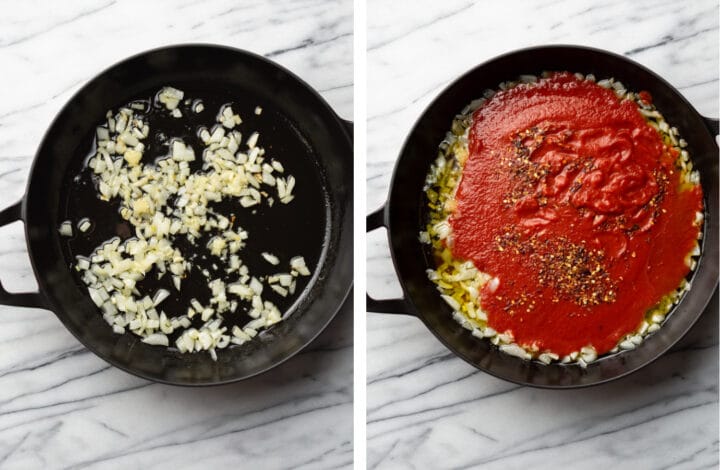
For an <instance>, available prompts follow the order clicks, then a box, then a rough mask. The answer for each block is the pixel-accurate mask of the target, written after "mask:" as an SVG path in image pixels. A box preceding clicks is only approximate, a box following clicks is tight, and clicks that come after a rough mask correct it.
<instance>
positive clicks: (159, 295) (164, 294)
mask: <svg viewBox="0 0 720 470" xmlns="http://www.w3.org/2000/svg"><path fill="white" fill-rule="evenodd" d="M168 297H170V291H168V290H166V289H158V291H157V292H155V295H154V296H153V299H152V304H153V306H154V307H157V306H158V305H160V304H161V303H162V301H163V300H165V299H167V298H168Z"/></svg>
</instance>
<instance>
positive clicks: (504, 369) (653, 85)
mask: <svg viewBox="0 0 720 470" xmlns="http://www.w3.org/2000/svg"><path fill="white" fill-rule="evenodd" d="M545 70H558V71H561V70H567V71H571V72H580V73H584V74H588V73H593V74H594V75H595V76H596V77H598V79H601V78H609V77H614V78H615V79H617V80H620V81H622V83H623V84H624V85H625V86H626V87H627V88H628V89H629V90H635V91H640V90H647V91H649V92H650V93H651V94H652V96H653V100H654V103H655V104H656V106H657V108H658V109H659V110H660V111H661V112H662V113H663V114H664V116H665V118H666V120H667V121H668V122H669V123H671V125H674V126H677V128H678V129H679V131H680V134H681V135H682V136H683V137H684V138H685V139H686V140H687V142H688V151H689V152H690V155H691V158H692V159H693V163H694V165H695V167H696V168H697V169H698V170H699V171H700V173H701V181H702V186H703V191H704V193H705V210H706V214H705V234H704V235H705V237H704V239H703V254H702V256H701V260H700V262H699V264H698V267H697V269H696V271H695V272H694V273H693V275H692V285H693V287H692V289H691V291H690V292H689V293H688V294H687V295H686V296H685V297H684V298H683V300H682V301H681V302H680V304H679V305H678V306H676V308H675V309H674V310H673V312H672V314H671V315H670V316H669V318H668V321H667V322H666V324H665V325H664V326H663V328H661V329H660V330H659V331H658V332H657V333H655V334H654V335H653V336H652V337H650V338H648V339H647V341H645V342H643V344H642V345H641V346H640V347H638V348H637V349H636V350H634V351H632V352H629V353H621V354H616V355H613V356H608V357H605V358H603V359H601V360H599V361H597V362H594V363H592V364H590V365H589V366H588V368H587V369H586V370H583V369H581V368H580V367H577V366H563V365H559V364H553V365H550V366H543V365H542V364H539V363H535V362H531V363H528V362H524V361H521V360H520V359H518V358H515V357H512V356H508V355H506V354H502V353H499V352H498V350H497V349H495V348H494V347H493V346H492V345H491V344H490V343H489V342H487V341H479V340H478V339H477V338H474V337H473V336H471V335H470V333H469V332H468V331H467V330H464V329H463V328H462V327H461V326H460V325H459V324H457V323H456V322H454V321H453V320H452V317H451V309H450V307H449V306H448V305H447V304H445V302H444V301H442V299H441V298H440V296H439V295H438V293H437V291H436V289H435V286H434V284H432V283H431V282H430V281H429V280H428V279H427V277H426V274H425V269H427V268H428V267H434V266H433V262H432V259H431V258H430V257H429V256H428V253H427V251H426V249H425V248H424V247H423V246H422V245H421V244H420V243H419V241H418V235H417V234H418V231H419V227H421V226H423V224H424V220H425V211H424V208H425V202H424V193H423V184H424V180H425V175H426V173H427V171H428V168H429V166H430V164H431V162H432V161H433V160H434V159H435V157H436V156H437V147H438V144H439V143H440V141H441V140H442V138H443V136H444V135H445V133H446V132H447V130H448V129H449V127H450V124H451V122H452V119H453V117H454V116H455V115H456V114H457V113H458V112H459V111H460V110H461V109H462V108H463V107H464V106H465V105H467V104H468V103H469V102H470V101H472V100H473V99H475V98H477V97H479V96H480V94H481V92H482V91H483V90H484V89H486V88H491V89H495V88H496V87H497V85H498V84H499V83H500V82H502V81H506V80H513V79H516V78H517V77H518V76H519V75H521V74H537V75H539V74H540V73H541V72H542V71H545ZM717 214H718V149H717V146H716V144H715V142H714V138H713V136H712V135H711V133H710V132H709V130H708V125H707V123H706V122H705V121H704V120H703V118H702V117H701V116H700V115H699V114H698V113H697V112H696V111H695V110H694V109H693V108H692V106H691V105H690V104H689V103H688V102H687V101H686V100H685V99H684V98H683V97H682V96H681V95H680V93H679V92H678V91H677V90H675V89H674V88H673V87H672V86H671V85H669V84H668V83H667V82H665V81H664V80H663V79H662V78H660V77H658V76H657V75H655V74H654V73H652V72H650V71H649V70H647V69H645V68H644V67H642V66H640V65H638V64H635V63H634V62H632V61H630V60H628V59H626V58H624V57H621V56H617V55H614V54H610V53H607V52H605V51H601V50H595V49H589V48H583V47H576V46H547V47H537V48H530V49H524V50H520V51H516V52H512V53H509V54H507V55H504V56H501V57H498V58H496V59H493V60H491V61H489V62H486V63H485V64H482V65H480V66H478V67H476V68H475V69H473V70H471V71H470V72H468V73H466V74H465V75H463V76H462V77H461V78H459V79H458V80H457V81H456V82H454V83H453V84H451V85H450V86H449V87H448V88H446V89H445V90H444V91H443V92H442V93H441V94H440V96H438V98H436V99H435V101H433V103H432V104H431V105H430V106H429V107H428V108H427V109H426V110H425V112H424V113H423V114H422V115H421V117H420V118H419V119H418V121H417V123H416V124H415V126H414V128H413V130H412V131H411V132H410V134H409V136H408V138H407V140H406V141H405V145H404V147H403V149H402V151H401V154H400V158H399V160H398V162H397V164H396V167H395V172H394V174H393V179H392V183H391V189H390V196H389V199H388V206H387V212H386V215H385V217H386V221H385V222H386V225H387V226H388V232H389V237H390V246H391V251H392V254H393V261H394V264H395V268H396V270H397V272H398V276H399V278H400V281H401V284H402V286H403V289H404V292H405V296H406V298H407V299H408V300H409V302H410V307H411V308H412V309H414V310H415V312H413V313H416V314H417V315H418V317H419V318H420V319H422V320H423V322H424V323H425V324H426V325H427V327H428V328H429V329H430V330H431V331H432V332H433V333H434V334H435V335H436V336H437V337H438V339H440V341H442V342H443V343H444V344H445V345H446V346H447V347H448V348H449V349H451V350H452V351H454V352H455V353H456V354H457V355H459V356H460V357H462V358H463V359H465V360H466V361H467V362H469V363H471V364H473V365H474V366H476V367H478V368H480V369H482V370H484V371H486V372H489V373H491V374H493V375H496V376H498V377H500V378H503V379H506V380H510V381H513V382H517V383H521V384H526V385H532V386H538V387H553V388H563V387H580V386H587V385H593V384H597V383H601V382H605V381H608V380H611V379H614V378H618V377H620V376H623V375H625V374H628V373H630V372H632V371H634V370H637V369H638V368H640V367H642V366H644V365H646V364H648V363H649V362H651V361H652V360H654V359H655V358H657V357H658V356H660V355H661V354H662V353H663V352H665V351H666V350H667V349H668V348H669V347H670V346H672V345H673V344H674V343H675V342H677V341H678V340H679V339H680V338H681V337H682V336H683V335H684V334H685V333H686V332H687V330H688V329H689V328H690V327H691V326H692V325H693V324H694V323H695V321H696V320H697V318H698V317H699V315H700V314H701V313H702V311H703V309H704V308H705V306H706V304H707V302H708V300H709V299H710V297H711V295H712V293H713V291H714V290H715V288H716V286H717V282H718V265H717V262H716V260H717V257H718V221H717ZM418 260H424V262H421V263H418Z"/></svg>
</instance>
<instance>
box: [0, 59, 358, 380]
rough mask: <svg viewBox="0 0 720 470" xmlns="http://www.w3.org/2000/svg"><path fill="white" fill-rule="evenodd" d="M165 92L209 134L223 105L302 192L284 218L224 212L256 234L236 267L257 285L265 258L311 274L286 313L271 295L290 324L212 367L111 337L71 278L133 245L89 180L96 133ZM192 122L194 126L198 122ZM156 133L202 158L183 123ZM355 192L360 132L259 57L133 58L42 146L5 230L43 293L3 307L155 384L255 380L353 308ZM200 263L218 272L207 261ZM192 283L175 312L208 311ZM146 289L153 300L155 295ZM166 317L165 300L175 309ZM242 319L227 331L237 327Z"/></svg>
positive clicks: (6, 213) (0, 221) (9, 297)
mask: <svg viewBox="0 0 720 470" xmlns="http://www.w3.org/2000/svg"><path fill="white" fill-rule="evenodd" d="M165 85H170V86H174V87H177V88H180V89H183V90H184V91H185V92H186V94H187V95H189V96H191V97H197V98H203V99H205V103H206V109H208V111H206V112H204V113H205V117H204V121H203V122H205V123H212V122H213V121H214V117H215V113H216V110H217V106H218V105H219V104H221V103H224V102H230V101H232V102H233V103H234V104H233V107H234V109H235V110H237V111H239V112H240V114H241V116H242V117H243V119H244V122H243V124H242V125H241V126H240V127H239V129H240V130H241V131H242V132H243V134H244V135H245V138H247V136H248V135H249V132H250V131H254V130H258V131H260V142H261V144H262V145H263V146H264V147H265V148H266V150H267V152H268V154H270V155H273V156H276V157H277V158H278V160H280V161H281V162H283V164H284V165H285V168H286V172H289V173H292V174H293V175H294V176H295V177H296V179H297V181H298V183H297V190H296V191H295V192H296V200H295V201H293V202H292V203H291V204H289V205H287V206H282V205H280V204H276V207H273V208H272V209H273V210H270V208H268V207H260V208H258V209H257V210H256V211H255V213H248V211H242V210H241V209H239V207H237V206H236V207H234V208H233V207H232V206H229V207H228V206H225V207H222V208H218V210H225V211H232V212H233V213H236V214H237V223H238V224H239V225H240V226H242V227H243V228H244V229H246V230H247V231H248V232H249V233H250V239H249V240H248V246H247V247H246V248H245V249H244V250H243V251H242V252H241V255H242V257H243V258H246V259H247V260H249V261H247V263H248V264H250V268H251V272H253V270H255V272H256V273H258V274H270V273H271V271H272V269H273V267H271V266H269V265H268V264H267V263H264V264H262V265H261V263H260V261H259V253H260V252H261V251H270V252H274V253H275V254H277V255H278V256H279V257H280V258H281V259H283V260H284V261H285V262H287V260H288V259H289V257H291V256H293V255H297V254H300V255H304V256H305V258H306V260H307V261H308V266H310V268H311V270H312V271H313V273H312V276H311V277H310V278H304V279H303V280H302V283H301V284H299V289H298V290H299V292H298V293H296V295H295V296H294V297H293V298H292V300H287V299H283V298H280V297H279V296H277V297H276V298H273V297H272V293H270V294H267V299H268V300H274V301H275V302H276V304H277V305H278V306H279V308H281V310H283V312H284V315H285V316H286V318H285V320H284V321H282V322H280V323H278V324H276V325H274V326H273V327H271V328H269V329H268V330H266V331H264V332H263V333H261V334H260V335H258V337H256V339H255V340H254V341H252V342H249V343H246V344H244V345H242V346H239V347H230V348H227V349H224V350H221V351H219V352H218V360H217V362H214V361H213V360H212V359H211V358H210V356H209V355H208V354H206V353H199V354H180V353H178V352H177V351H176V350H173V349H167V348H163V347H155V346H149V345H146V344H144V343H142V342H140V341H139V339H138V338H137V337H136V336H134V335H132V334H129V333H128V334H123V335H116V334H113V332H112V330H111V329H110V328H109V327H108V325H107V324H106V323H105V322H104V320H103V319H102V317H101V315H100V313H99V312H98V309H97V308H96V307H95V305H94V304H93V303H92V302H91V300H90V299H89V297H88V295H87V291H86V289H85V288H84V287H83V286H82V283H81V282H79V279H78V277H77V276H76V275H75V274H73V271H74V270H72V269H71V268H70V263H71V262H72V259H73V255H75V254H85V255H87V254H89V251H90V250H92V247H94V246H95V245H97V244H98V243H99V242H101V241H102V240H104V239H107V238H109V237H111V236H113V235H120V236H121V237H127V236H129V234H130V230H129V227H127V226H125V225H123V223H122V219H121V218H120V217H119V216H118V214H117V212H116V210H115V207H116V206H115V207H113V206H112V205H108V204H106V203H101V202H100V201H98V200H97V199H96V198H95V195H94V192H93V191H90V189H91V187H90V186H91V185H90V184H89V180H88V179H87V174H86V173H85V174H83V173H82V171H81V169H82V166H83V162H84V161H85V159H86V157H87V155H88V154H89V152H91V150H92V142H93V135H94V132H95V131H94V129H95V127H96V126H97V125H98V123H100V122H102V121H103V119H104V117H105V113H106V111H107V110H109V109H115V110H117V108H118V107H119V106H122V105H124V104H126V103H128V102H129V101H131V100H134V99H137V98H139V97H152V96H153V95H154V94H155V92H156V91H157V90H159V89H160V88H161V87H162V86H165ZM258 105H259V106H261V107H262V108H263V111H262V114H261V115H259V116H258V115H255V113H254V109H255V107H256V106H258ZM189 119H195V120H197V121H198V122H199V120H200V119H201V116H200V115H198V116H190V117H189ZM155 122H156V124H157V125H158V126H159V128H160V129H162V130H163V131H164V132H167V133H169V134H168V135H172V136H183V137H184V138H185V139H186V142H191V143H192V144H193V145H194V146H195V151H196V155H199V154H200V152H201V147H200V146H199V142H198V141H197V139H196V140H194V141H193V140H192V139H193V137H194V129H193V128H192V126H189V127H188V126H186V127H182V126H181V125H180V124H178V123H179V122H181V120H176V121H175V120H173V118H169V117H168V118H167V119H165V120H163V118H162V117H158V116H156V118H155ZM182 122H185V121H184V120H182ZM150 123H151V125H152V123H153V121H152V120H151V121H150ZM150 145H151V146H152V145H155V144H153V143H152V142H151V143H150ZM158 151H162V149H161V148H158ZM146 154H149V153H147V152H146ZM78 175H79V176H78ZM75 177H77V181H73V180H74V178H75ZM352 183H353V180H352V124H351V123H348V122H344V121H342V120H341V119H340V118H339V117H338V116H337V115H336V114H335V113H334V112H333V110H332V109H331V108H330V107H329V106H328V104H327V103H326V102H325V101H324V100H323V98H322V97H320V95H319V94H318V93H317V92H316V91H314V90H313V89H312V88H311V87H310V86H309V85H307V84H306V83H305V82H303V81H302V80H300V79H299V78H298V77H297V76H295V75H293V74H292V73H291V72H289V71H287V70H286V69H284V68H282V67H280V66H279V65H277V64H275V63H273V62H271V61H269V60H267V59H264V58H263V57H260V56H257V55H255V54H251V53H248V52H245V51H241V50H238V49H232V48H228V47H220V46H210V45H181V46H171V47H165V48H161V49H156V50H152V51H149V52H145V53H142V54H139V55H136V56H134V57H131V58H129V59H127V60H125V61H123V62H121V63H119V64H117V65H114V66H113V67H111V68H109V69H107V70H105V71H104V72H102V73H101V74H100V75H98V76H97V77H96V78H94V79H93V80H91V81H90V82H89V83H88V84H87V85H85V86H84V87H83V88H82V89H81V90H80V91H78V92H77V93H76V94H75V96H73V97H72V98H71V99H70V101H69V102H68V103H67V104H66V105H65V107H64V108H63V109H62V111H60V113H59V114H58V116H57V117H56V118H55V120H54V121H53V123H52V124H51V126H50V128H49V129H48V131H47V133H46V135H45V137H44V139H43V141H42V143H41V144H40V147H39V149H38V151H37V155H36V156H35V160H34V163H33V166H32V169H31V171H30V177H29V180H28V185H27V189H26V192H25V196H24V197H23V198H22V200H20V201H19V202H18V203H16V204H14V205H12V206H11V207H9V208H7V209H5V210H3V211H0V225H6V224H8V223H11V222H13V221H15V220H23V221H24V222H25V236H26V240H27V247H28V253H29V255H30V260H31V262H32V266H33V270H34V272H35V277H36V279H37V281H38V285H39V292H38V293H22V294H16V293H10V292H7V291H6V290H5V289H4V288H2V286H1V285H0V304H5V305H14V306H23V307H38V308H43V309H48V310H51V311H53V312H54V313H55V314H56V315H57V316H58V318H59V319H60V320H61V321H62V322H63V324H64V325H65V326H66V328H67V329H68V330H70V332H71V333H72V334H73V335H75V337H77V339H78V340H80V341H81V342H82V343H83V344H84V345H85V346H86V347H87V348H88V349H90V350H91V351H93V352H94V353H95V354H97V355H98V356H99V357H101V358H102V359H104V360H106V361H108V362H109V363H111V364H112V365H114V366H116V367H119V368H120V369H123V370H125V371H127V372H130V373H132V374H135V375H138V376H140V377H144V378H146V379H149V380H153V381H156V382H164V383H169V384H176V385H214V384H222V383H228V382H233V381H237V380H241V379H244V378H247V377H251V376H253V375H256V374H258V373H260V372H263V371H265V370H268V369H270V368H271V367H274V366H276V365H278V364H280V363H281V362H283V361H285V360H286V359H288V358H289V357H291V356H292V355H294V354H295V353H297V352H298V351H300V350H301V349H302V348H303V347H305V346H306V345H307V344H309V343H310V342H311V341H312V340H313V339H314V338H315V337H316V336H317V335H318V334H319V333H320V332H321V331H322V330H323V329H324V328H325V327H326V326H327V324H328V323H329V322H330V320H332V318H333V317H334V316H335V314H336V312H337V311H338V309H339V308H340V307H341V306H342V304H343V303H344V301H345V299H346V298H347V296H348V293H349V291H350V288H351V286H352V237H353V228H352V197H353V187H352ZM80 217H89V218H90V219H91V220H93V228H92V230H91V231H89V232H87V233H86V234H80V233H79V232H78V231H77V230H75V232H76V235H75V236H74V237H72V238H70V239H67V238H65V237H60V236H59V234H58V230H57V228H58V226H59V224H60V223H61V222H62V221H63V220H65V219H67V218H70V219H72V220H73V222H77V221H78V219H79V218H80ZM246 259H244V261H246ZM195 262H196V264H197V265H199V266H200V267H201V268H202V267H207V269H209V270H213V267H212V262H211V260H208V259H197V260H195ZM218 269H222V266H220V267H218ZM263 269H264V270H265V271H267V272H262V270H263ZM258 270H259V271H258ZM277 270H278V271H280V270H281V267H280V266H278V269H277ZM286 271H287V269H286ZM213 274H215V273H213ZM191 277H193V276H192V275H191ZM194 278H195V281H193V282H187V283H186V284H187V287H184V288H183V290H184V291H185V292H182V290H181V294H179V295H178V296H176V297H177V298H176V299H175V302H176V304H178V305H179V304H181V303H182V301H183V297H182V296H185V297H187V298H189V297H197V298H198V300H200V301H203V299H202V295H203V292H205V291H206V290H207V287H206V286H201V285H199V283H202V282H205V283H206V282H207V280H206V279H204V278H203V277H200V275H199V274H198V273H195V275H194ZM197 279H200V280H199V281H197ZM167 280H169V278H168V279H167ZM149 282H150V284H151V285H149V286H148V287H156V286H155V285H152V281H149ZM160 282H161V281H159V282H158V283H156V284H158V285H159V283H160ZM169 290H171V292H172V291H173V289H172V287H170V289H169ZM204 295H207V293H205V294H204ZM172 306H173V305H172V299H171V303H170V304H168V308H172ZM183 311H184V310H183ZM227 317H230V315H229V314H228V315H227ZM241 319H242V318H237V319H235V320H232V319H228V320H227V321H228V322H232V321H236V322H238V323H240V320H241Z"/></svg>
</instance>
